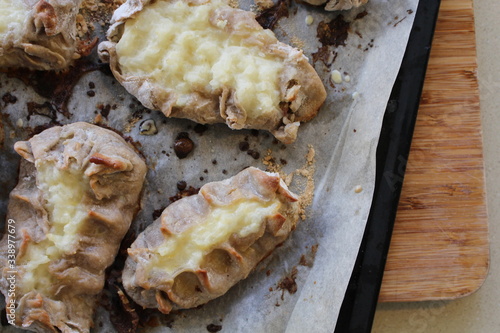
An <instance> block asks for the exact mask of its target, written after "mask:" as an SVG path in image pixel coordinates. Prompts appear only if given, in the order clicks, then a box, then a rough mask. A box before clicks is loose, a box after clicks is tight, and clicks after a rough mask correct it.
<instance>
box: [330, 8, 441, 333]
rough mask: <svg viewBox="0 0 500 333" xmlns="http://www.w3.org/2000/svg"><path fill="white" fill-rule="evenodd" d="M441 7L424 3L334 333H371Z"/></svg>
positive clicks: (387, 119) (391, 107)
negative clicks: (364, 226)
mask: <svg viewBox="0 0 500 333" xmlns="http://www.w3.org/2000/svg"><path fill="white" fill-rule="evenodd" d="M439 5H440V1H438V0H420V1H419V4H418V8H417V11H416V13H415V15H416V16H415V21H414V23H413V27H412V30H411V33H410V37H409V41H408V45H407V47H406V51H405V54H404V57H403V61H402V64H401V68H400V70H399V73H398V76H397V78H396V82H395V84H394V87H393V89H392V92H391V95H390V98H389V101H388V103H387V108H386V111H385V115H384V120H383V124H382V131H381V134H380V139H379V143H378V147H377V157H376V158H377V169H376V178H375V192H374V196H373V201H372V206H371V210H370V215H369V217H368V221H367V226H366V230H365V233H364V235H363V241H362V243H361V246H360V250H359V252H358V257H357V259H356V263H355V265H354V269H353V273H352V275H351V279H350V281H349V285H348V287H347V291H346V294H345V296H344V300H343V303H342V306H341V309H340V313H339V317H338V319H337V325H336V327H335V333H364V332H370V331H371V328H372V324H373V318H374V316H375V309H376V307H377V301H378V295H379V292H380V286H381V283H382V277H383V274H384V268H385V263H386V259H387V253H388V250H389V244H390V240H391V236H392V230H393V226H394V220H395V218H396V211H397V207H398V202H399V197H400V194H401V188H402V185H403V179H404V173H405V169H406V162H407V160H408V155H409V152H410V145H411V140H412V137H413V129H414V127H415V121H416V118H417V112H418V108H419V102H420V96H421V94H422V87H423V84H424V78H425V72H426V69H427V62H428V60H429V54H430V49H431V44H432V38H433V36H434V29H435V26H436V21H437V16H438V12H439Z"/></svg>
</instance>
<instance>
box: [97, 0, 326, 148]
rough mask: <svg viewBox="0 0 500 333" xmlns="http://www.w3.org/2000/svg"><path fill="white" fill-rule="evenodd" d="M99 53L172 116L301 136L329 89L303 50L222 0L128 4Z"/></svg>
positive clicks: (144, 99) (129, 85)
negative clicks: (304, 123)
mask: <svg viewBox="0 0 500 333" xmlns="http://www.w3.org/2000/svg"><path fill="white" fill-rule="evenodd" d="M111 24H112V25H111V27H110V28H109V30H108V32H107V37H108V41H105V42H102V43H101V44H99V56H100V58H101V60H103V61H104V62H109V64H110V67H111V71H112V72H113V74H114V76H115V77H116V79H117V80H118V81H119V82H120V83H121V84H122V85H123V86H124V87H125V88H126V89H127V90H128V91H129V92H130V93H131V94H132V95H134V96H135V97H137V98H138V99H139V101H141V103H142V104H143V105H144V106H145V107H147V108H150V109H156V110H161V111H162V112H163V113H164V114H165V115H166V116H167V117H178V118H187V119H191V120H193V121H195V122H198V123H202V124H211V123H224V122H225V123H226V124H227V125H228V126H229V127H230V128H232V129H242V128H252V129H262V130H268V131H270V132H272V133H273V134H274V136H275V137H276V138H277V139H279V140H280V141H282V142H285V143H291V142H293V141H294V140H295V139H296V136H297V130H298V127H299V125H300V122H304V121H308V120H310V119H312V118H314V117H315V116H316V114H317V112H318V109H319V108H320V106H321V105H322V104H323V102H324V100H325V98H326V92H325V88H324V86H323V83H322V82H321V79H320V78H319V76H318V74H317V73H316V72H315V70H314V68H313V67H312V66H311V65H310V64H309V62H308V60H307V58H306V57H305V56H304V54H303V53H302V51H300V50H298V49H295V48H293V47H291V46H289V45H286V44H283V43H281V42H279V41H278V40H277V39H276V37H275V36H274V34H273V33H272V32H271V31H270V30H264V29H263V28H262V27H261V26H260V25H259V24H258V23H257V21H256V20H255V14H254V13H252V12H248V11H244V10H240V9H235V8H232V7H230V6H229V5H228V4H227V2H226V1H225V0H159V1H150V0H129V1H127V2H126V3H125V4H123V5H122V6H121V7H119V8H118V9H117V10H116V11H115V12H114V14H113V17H112V20H111Z"/></svg>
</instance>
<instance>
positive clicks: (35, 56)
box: [0, 0, 81, 70]
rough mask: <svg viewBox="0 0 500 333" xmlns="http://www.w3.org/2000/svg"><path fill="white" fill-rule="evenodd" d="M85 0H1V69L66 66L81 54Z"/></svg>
mask: <svg viewBox="0 0 500 333" xmlns="http://www.w3.org/2000/svg"><path fill="white" fill-rule="evenodd" d="M80 3H81V0H0V8H2V10H1V11H0V69H1V68H10V67H24V68H29V69H34V70H62V69H65V68H67V67H68V66H69V65H70V64H71V63H72V61H73V60H74V59H76V58H79V57H80V53H79V52H80V51H79V50H78V47H77V40H76V15H77V14H78V9H79V8H80Z"/></svg>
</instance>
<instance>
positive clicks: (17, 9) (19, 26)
mask: <svg viewBox="0 0 500 333" xmlns="http://www.w3.org/2000/svg"><path fill="white" fill-rule="evenodd" d="M0 8H1V10H0V40H1V39H2V38H3V37H4V36H5V35H6V34H7V33H8V32H9V31H10V32H12V33H14V34H20V33H21V31H22V30H23V28H24V22H25V20H26V19H27V18H28V14H29V9H28V7H27V6H26V4H25V3H24V1H22V0H0Z"/></svg>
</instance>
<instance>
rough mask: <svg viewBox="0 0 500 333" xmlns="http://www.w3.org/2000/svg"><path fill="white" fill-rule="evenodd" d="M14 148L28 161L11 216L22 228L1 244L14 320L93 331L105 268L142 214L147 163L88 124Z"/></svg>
mask: <svg viewBox="0 0 500 333" xmlns="http://www.w3.org/2000/svg"><path fill="white" fill-rule="evenodd" d="M14 149H15V150H16V151H17V152H18V153H19V154H20V155H21V156H22V160H21V167H20V175H19V183H18V184H17V186H16V187H15V188H14V190H13V191H12V192H11V194H10V201H9V206H8V212H7V218H8V221H14V222H13V223H15V230H12V229H9V230H8V232H7V233H6V234H5V236H4V238H3V239H2V241H1V242H0V267H2V269H1V275H2V276H1V279H0V289H1V291H2V293H3V294H4V295H5V298H6V304H7V306H8V307H9V306H10V307H12V308H13V309H14V311H13V313H15V316H13V317H12V316H11V317H9V316H8V317H7V319H8V320H9V322H10V323H11V324H14V325H16V326H19V327H22V328H24V329H28V330H32V331H36V332H88V331H89V328H90V326H91V325H92V315H93V311H94V305H95V302H96V296H97V295H98V294H99V293H100V292H101V290H102V288H103V286H104V270H105V269H106V267H108V266H109V265H110V264H111V263H112V262H113V260H114V258H115V256H116V253H117V251H118V248H119V245H120V242H121V240H122V238H123V237H124V235H125V233H126V232H127V230H128V229H129V226H130V223H131V221H132V218H133V216H134V215H135V213H136V212H137V211H138V209H139V197H140V193H141V189H142V185H143V181H144V177H145V174H146V165H145V163H144V161H143V160H142V159H141V158H140V157H139V155H138V154H137V153H136V152H135V151H134V149H133V148H132V147H131V146H130V145H129V144H127V143H126V142H125V140H123V138H121V137H120V136H119V135H118V134H116V133H114V132H112V131H110V130H107V129H104V128H101V127H98V126H95V125H90V124H87V123H74V124H71V125H66V126H62V127H52V128H50V129H47V130H45V131H43V132H42V133H40V134H38V135H35V136H34V137H33V138H31V139H30V140H29V141H21V142H17V143H16V144H15V146H14ZM13 231H15V232H13ZM12 249H15V255H14V253H12V252H13V251H12ZM9 250H10V251H9ZM12 276H14V280H15V283H14V291H13V292H12V290H11V289H12V285H13V284H12ZM9 313H10V312H8V314H9Z"/></svg>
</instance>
